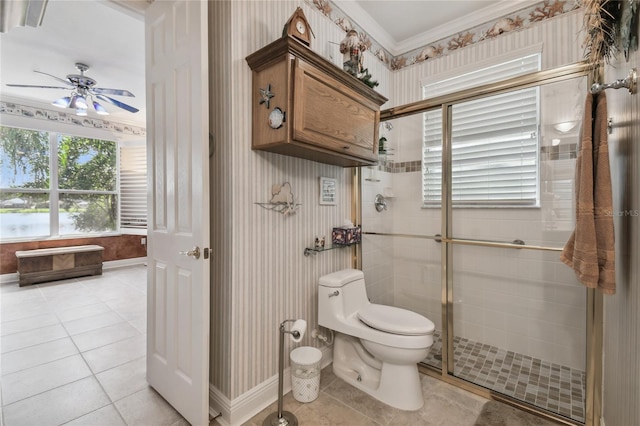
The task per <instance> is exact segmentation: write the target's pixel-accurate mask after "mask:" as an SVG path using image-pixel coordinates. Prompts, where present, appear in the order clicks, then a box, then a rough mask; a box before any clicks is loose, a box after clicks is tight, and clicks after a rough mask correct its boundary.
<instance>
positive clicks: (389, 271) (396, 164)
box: [361, 114, 442, 369]
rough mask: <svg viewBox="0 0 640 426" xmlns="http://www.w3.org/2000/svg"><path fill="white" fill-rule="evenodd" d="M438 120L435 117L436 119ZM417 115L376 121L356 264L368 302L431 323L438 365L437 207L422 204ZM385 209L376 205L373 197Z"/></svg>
mask: <svg viewBox="0 0 640 426" xmlns="http://www.w3.org/2000/svg"><path fill="white" fill-rule="evenodd" d="M440 122H441V120H438V123H440ZM423 124H424V117H423V114H416V115H413V116H410V117H404V118H397V119H394V120H390V121H389V122H384V123H382V124H381V126H380V138H381V139H382V141H381V152H382V154H381V155H380V158H379V162H378V165H377V166H372V167H367V168H363V169H362V172H361V173H362V186H361V189H362V231H363V232H362V234H363V235H362V245H361V247H362V269H363V271H364V274H365V282H366V286H367V295H368V297H369V299H370V300H371V302H372V303H379V304H383V305H391V306H396V307H400V308H404V309H408V310H411V311H414V312H417V313H419V314H421V315H423V316H425V317H427V318H429V319H430V320H431V321H432V322H433V323H434V324H435V326H436V336H435V343H434V345H433V347H432V349H431V352H430V354H429V357H428V358H427V360H426V361H425V362H426V363H427V364H428V365H432V366H433V367H435V368H438V369H440V368H441V346H442V344H441V338H440V337H441V331H442V287H441V283H442V280H441V245H440V244H439V243H438V242H436V239H435V235H436V234H439V233H440V222H441V209H440V208H435V209H423V208H422V203H421V201H420V200H421V197H420V193H421V191H422V173H421V170H422V138H421V134H422V127H423ZM378 196H381V197H383V198H384V202H385V205H386V208H382V207H381V208H380V210H378V209H376V197H378Z"/></svg>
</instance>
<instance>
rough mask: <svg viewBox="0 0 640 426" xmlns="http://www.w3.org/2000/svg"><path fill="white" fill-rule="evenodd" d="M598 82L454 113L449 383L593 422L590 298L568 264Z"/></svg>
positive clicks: (553, 87) (549, 88)
mask: <svg viewBox="0 0 640 426" xmlns="http://www.w3.org/2000/svg"><path fill="white" fill-rule="evenodd" d="M586 91H587V89H586V78H579V79H573V80H569V81H563V82H561V83H554V84H548V85H544V86H539V87H535V88H530V89H525V90H519V91H513V92H508V93H503V94H500V95H494V96H491V97H486V98H482V99H476V100H472V101H467V102H462V103H457V104H455V105H453V106H451V147H452V149H451V158H452V161H451V167H452V171H451V176H450V181H451V188H450V189H451V205H452V208H451V210H450V211H451V215H450V229H449V231H450V234H449V235H450V236H451V238H450V239H449V240H448V241H449V242H448V245H449V248H450V252H449V253H450V258H449V260H448V261H449V263H448V265H447V266H448V267H447V269H448V270H449V271H450V276H449V281H448V283H447V292H448V293H447V302H448V303H447V306H448V310H449V312H448V314H447V321H448V324H450V328H451V330H449V334H448V336H449V346H448V348H449V350H448V363H447V370H448V371H447V372H448V373H449V374H451V375H454V376H456V377H458V378H460V379H464V380H466V381H469V382H472V383H474V384H476V385H480V386H483V387H485V388H487V389H490V390H492V391H494V392H497V393H500V394H503V395H506V396H508V397H511V398H515V399H517V400H519V401H521V402H523V403H526V404H531V405H534V406H536V407H538V408H542V409H544V410H547V411H550V412H553V413H555V414H560V415H561V416H565V417H567V418H570V419H572V420H574V421H578V422H584V421H585V409H584V406H585V386H586V384H585V370H586V367H585V364H586V355H585V354H586V315H587V313H586V309H587V308H586V304H587V303H586V302H587V292H586V290H585V288H584V287H583V286H582V285H581V284H580V283H579V282H578V281H577V280H576V278H575V276H574V274H573V271H572V270H571V269H570V268H569V267H567V266H566V265H564V264H563V263H562V262H561V261H560V250H561V248H562V247H563V245H564V243H565V242H566V241H567V239H568V238H569V236H570V233H571V231H572V230H573V227H574V215H573V201H572V200H573V196H572V193H573V192H572V191H573V180H574V169H575V162H576V155H577V149H578V137H579V129H580V125H581V123H580V120H581V118H582V106H583V103H584V94H585V93H586Z"/></svg>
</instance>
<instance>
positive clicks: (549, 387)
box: [426, 335, 586, 423]
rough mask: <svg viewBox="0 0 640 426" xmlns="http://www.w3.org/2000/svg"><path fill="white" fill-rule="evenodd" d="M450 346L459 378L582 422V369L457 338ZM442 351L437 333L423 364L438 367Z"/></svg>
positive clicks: (584, 378)
mask: <svg viewBox="0 0 640 426" xmlns="http://www.w3.org/2000/svg"><path fill="white" fill-rule="evenodd" d="M453 347H454V357H455V360H456V364H455V368H454V371H455V373H456V375H457V376H458V377H460V378H463V379H465V380H468V381H470V382H472V383H475V384H478V385H480V386H484V387H486V388H489V389H493V390H495V391H498V392H500V393H503V394H505V395H509V396H512V397H515V398H517V399H520V400H522V401H526V402H528V403H530V404H533V405H535V406H538V407H540V408H543V409H545V410H548V411H551V412H553V413H556V414H560V415H562V416H565V417H568V418H571V419H573V420H576V421H578V422H581V423H584V419H585V414H584V412H585V410H584V404H585V392H586V374H585V372H584V371H582V370H577V369H575V368H570V367H566V366H563V365H559V364H553V363H551V362H548V361H544V360H541V359H538V358H533V357H530V356H528V355H523V354H519V353H516V352H513V351H507V350H505V349H500V348H497V347H495V346H491V345H487V344H483V343H479V342H474V341H472V340H469V339H465V338H460V337H455V338H454V339H453ZM441 351H442V341H441V340H440V336H439V335H437V336H436V339H435V341H434V344H433V347H432V349H431V352H429V356H428V357H427V359H426V364H428V365H432V366H434V367H436V368H438V369H440V368H441V366H442V362H441V358H439V357H440V356H441Z"/></svg>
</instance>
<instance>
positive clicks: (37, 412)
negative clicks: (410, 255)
mask: <svg viewBox="0 0 640 426" xmlns="http://www.w3.org/2000/svg"><path fill="white" fill-rule="evenodd" d="M0 310H1V313H0V321H1V322H0V336H1V341H0V373H1V391H2V394H1V395H2V424H3V425H6V426H44V425H62V424H68V425H91V426H100V425H105V426H117V425H130V426H133V425H140V426H143V425H144V426H146V425H149V426H162V425H166V426H172V425H175V426H177V425H188V423H187V422H186V420H184V419H183V418H182V416H180V414H178V413H177V412H176V411H175V410H174V409H173V408H172V407H171V406H170V405H169V404H168V403H167V402H166V401H165V400H164V399H163V398H162V397H160V396H159V395H158V394H157V393H156V392H155V391H154V390H152V389H151V388H150V387H149V386H148V384H147V382H146V380H145V375H146V366H145V353H146V335H145V332H146V268H145V267H143V266H142V265H140V266H132V267H127V268H119V269H107V270H105V271H104V273H103V275H102V276H101V277H83V278H75V279H70V280H65V281H57V282H51V283H43V284H37V285H33V286H28V287H18V285H17V284H2V285H0ZM422 383H423V389H424V394H425V405H424V407H423V408H422V409H421V410H419V411H416V412H403V411H400V410H395V409H392V408H390V407H388V406H385V405H384V404H382V403H380V402H378V401H376V400H375V399H373V398H371V397H370V396H368V395H366V394H364V393H363V392H361V391H359V390H357V389H355V388H353V387H352V386H349V385H347V384H346V383H345V382H343V381H342V380H340V379H338V378H337V377H336V376H334V375H333V373H332V371H331V367H330V366H329V367H327V368H325V369H324V370H323V373H322V381H321V392H320V395H319V397H318V399H317V400H315V401H314V402H312V403H308V404H303V403H299V402H297V401H295V400H294V399H293V397H292V396H291V394H290V393H289V394H287V395H286V396H285V399H284V407H285V410H288V411H291V412H293V413H294V414H295V415H296V416H297V418H298V420H299V423H300V424H301V425H349V426H351V425H447V426H455V425H460V426H462V425H469V426H471V425H473V426H483V425H486V426H489V425H506V426H510V425H513V426H527V425H531V426H533V425H536V426H543V425H544V426H546V425H551V424H553V423H550V422H548V421H546V420H544V419H541V418H539V417H536V416H533V415H530V414H527V413H524V412H522V411H519V410H516V409H514V408H511V407H509V406H507V405H504V404H501V403H498V402H495V401H488V400H486V399H484V398H481V397H478V396H476V395H473V394H471V393H468V392H465V391H463V390H461V389H458V388H456V387H454V386H451V385H448V384H446V383H444V382H441V381H439V380H436V379H433V378H430V377H427V376H423V377H422ZM275 410H277V405H276V404H275V403H274V404H272V405H271V406H270V407H268V408H266V409H265V410H263V411H262V412H261V413H259V414H257V415H256V416H255V417H253V418H252V419H251V420H249V421H248V422H247V423H246V424H247V425H252V426H253V425H255V426H260V425H261V424H262V420H263V419H264V418H265V417H266V416H267V415H269V414H270V413H272V412H273V411H275ZM212 424H217V423H215V422H212Z"/></svg>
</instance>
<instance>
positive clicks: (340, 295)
mask: <svg viewBox="0 0 640 426" xmlns="http://www.w3.org/2000/svg"><path fill="white" fill-rule="evenodd" d="M336 292H337V294H336ZM368 304H369V299H368V298H367V290H366V287H365V283H364V274H363V273H362V271H359V270H357V269H343V270H341V271H336V272H333V273H331V274H328V275H324V276H322V277H320V280H319V282H318V324H319V325H321V326H323V327H327V328H331V329H332V330H337V331H340V330H339V324H340V323H342V322H343V321H344V318H347V317H349V316H350V315H352V314H354V313H355V312H357V311H358V310H360V308H361V307H364V306H366V305H368Z"/></svg>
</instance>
